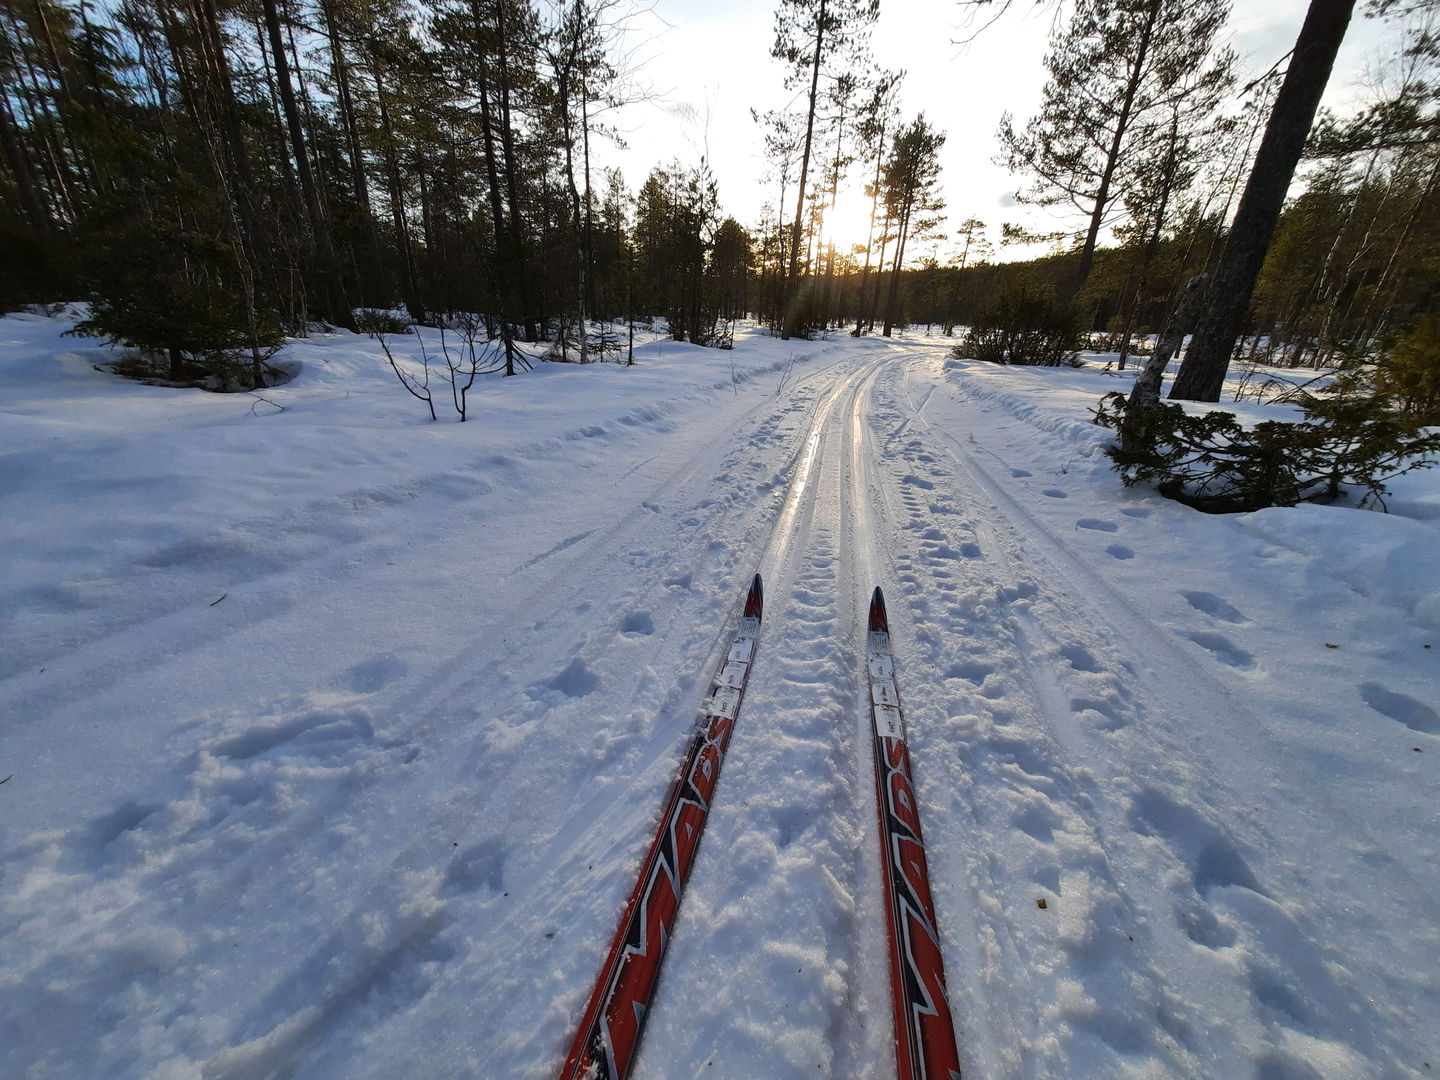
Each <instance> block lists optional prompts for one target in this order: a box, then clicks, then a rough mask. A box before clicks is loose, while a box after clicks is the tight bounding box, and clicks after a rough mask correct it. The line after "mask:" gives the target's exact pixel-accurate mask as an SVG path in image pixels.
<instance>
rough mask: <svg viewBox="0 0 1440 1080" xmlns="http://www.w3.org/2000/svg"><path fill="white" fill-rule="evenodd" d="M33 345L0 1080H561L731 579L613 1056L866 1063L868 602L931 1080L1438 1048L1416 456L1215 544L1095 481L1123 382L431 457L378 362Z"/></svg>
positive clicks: (7, 682) (1432, 529)
mask: <svg viewBox="0 0 1440 1080" xmlns="http://www.w3.org/2000/svg"><path fill="white" fill-rule="evenodd" d="M71 315H72V317H73V313H71ZM70 325H72V324H71V323H70V322H68V321H66V320H65V319H63V318H48V317H41V316H37V315H29V316H8V317H6V318H4V319H0V386H3V387H4V397H3V400H0V476H3V487H0V544H3V550H4V551H5V553H6V556H7V557H6V559H5V561H4V562H3V563H0V779H3V778H5V777H9V779H8V780H6V782H4V783H3V784H0V811H3V812H0V1075H4V1076H6V1077H12V1076H13V1077H39V1076H44V1077H77V1078H79V1077H85V1078H89V1077H97V1076H115V1077H120V1076H125V1077H132V1076H133V1077H156V1078H166V1080H180V1078H201V1077H203V1078H206V1080H215V1078H242V1077H251V1078H253V1077H265V1076H304V1077H307V1078H310V1077H322V1078H323V1077H336V1078H341V1077H344V1078H351V1077H396V1076H407V1075H415V1074H416V1072H417V1071H423V1072H425V1073H426V1074H429V1075H438V1076H455V1077H460V1076H469V1077H497V1078H498V1077H505V1078H509V1077H537V1078H538V1077H546V1076H551V1075H553V1074H554V1073H555V1071H556V1070H557V1069H558V1068H559V1065H560V1061H561V1058H562V1057H563V1055H564V1052H565V1050H566V1048H567V1047H568V1044H569V1040H570V1038H571V1036H572V1035H573V1026H574V1025H575V1023H576V1022H578V1019H579V1012H580V1009H581V1008H582V1007H583V1004H584V1001H585V999H586V997H587V996H588V994H589V991H590V988H591V982H592V980H593V978H594V975H595V972H596V971H597V970H598V967H599V964H600V962H601V960H602V958H603V956H604V952H605V950H606V948H607V947H608V945H609V940H610V936H611V934H612V933H613V931H614V927H615V924H616V920H617V919H618V916H619V913H620V908H621V906H622V905H623V903H624V899H625V896H626V895H627V894H628V892H629V890H630V888H631V885H632V884H633V880H634V874H635V872H636V870H637V864H638V860H639V858H640V856H641V854H642V853H643V851H644V849H645V847H646V845H647V844H648V841H649V838H650V833H651V830H652V828H653V825H654V820H655V816H656V815H657V814H658V812H659V809H660V800H661V797H662V795H663V793H664V791H665V790H666V788H667V786H668V784H669V782H670V780H671V778H672V776H673V772H674V769H675V768H676V766H677V764H678V761H679V757H680V754H681V753H682V752H683V749H684V746H685V744H686V740H687V736H688V734H689V731H690V728H691V725H692V724H693V722H694V720H695V717H696V712H697V709H698V708H699V706H700V705H701V703H702V702H701V698H702V696H703V695H704V694H705V692H706V689H707V687H708V684H709V678H710V676H711V675H712V674H713V672H714V671H715V670H716V669H717V666H718V664H719V662H720V659H721V657H722V655H723V650H724V648H725V646H726V644H727V642H728V640H729V637H730V636H731V634H732V633H733V626H734V619H735V617H736V616H737V615H738V605H739V602H740V600H741V598H742V594H743V591H744V587H745V585H746V584H747V583H748V581H749V577H750V575H751V574H752V573H754V572H755V571H756V570H757V569H758V570H759V571H760V572H761V573H763V574H764V576H765V584H766V619H765V626H764V630H763V633H762V637H761V641H760V645H759V649H758V653H757V657H756V661H755V666H754V670H753V673H752V676H751V679H750V686H749V690H748V692H747V696H746V702H745V706H744V708H743V710H742V712H741V715H740V718H739V723H738V725H737V727H736V730H735V736H734V739H733V741H732V743H731V747H730V753H729V756H728V757H727V760H726V765H725V772H724V775H723V776H722V777H721V780H720V783H719V787H718V790H717V795H716V802H715V806H714V810H713V812H712V814H711V816H710V821H709V826H708V829H707V832H706V836H705V840H704V843H703V845H702V847H701V850H700V855H699V858H698V861H697V864H696V868H695V873H694V876H693V877H692V879H691V882H690V886H689V890H688V892H687V894H686V898H685V901H684V904H683V906H682V909H681V913H680V917H679V921H678V923H677V926H676V930H675V935H674V937H673V939H672V942H671V946H670V950H669V953H668V954H667V959H666V964H665V970H664V973H663V974H662V977H661V982H660V988H659V993H658V995H657V998H656V1001H655V1004H654V1007H653V1009H652V1011H651V1014H650V1016H649V1021H648V1026H647V1029H646V1036H645V1041H644V1044H643V1046H642V1049H641V1053H640V1057H639V1061H638V1064H637V1068H636V1070H635V1074H634V1075H635V1076H637V1077H642V1078H643V1077H651V1078H662V1077H664V1078H669V1077H675V1076H689V1075H697V1074H702V1073H703V1075H705V1076H707V1077H734V1078H753V1077H777V1078H783V1077H799V1076H816V1075H824V1076H837V1077H838V1076H847V1077H850V1076H854V1077H859V1076H865V1077H871V1076H874V1077H883V1076H887V1075H892V1074H893V1073H892V1070H893V1064H892V1061H891V1048H890V1041H889V1038H890V1037H889V1030H890V1015H889V1008H890V1006H889V997H888V986H887V979H888V967H887V960H886V955H885V949H884V933H883V914H882V912H883V908H882V900H881V895H880V880H879V866H878V851H877V849H876V838H875V835H874V834H875V806H874V793H873V790H872V788H873V782H872V778H871V766H870V745H869V741H868V740H869V738H870V735H869V727H868V725H869V717H868V711H867V708H866V701H867V699H866V689H865V672H864V660H865V655H866V653H865V649H866V636H865V619H864V614H865V605H866V603H867V601H868V598H869V594H870V590H871V589H872V588H873V587H874V586H875V585H877V584H878V585H881V586H882V587H883V588H884V589H885V593H886V597H887V600H888V602H889V608H890V618H891V625H892V630H893V637H894V648H895V668H896V679H897V683H898V685H899V688H900V693H901V695H902V697H903V698H904V701H905V703H906V723H907V728H908V731H909V738H910V750H911V757H912V764H913V768H914V772H915V779H916V783H917V788H918V794H919V799H920V810H921V814H922V819H923V823H924V828H925V835H926V841H927V851H928V856H929V863H930V872H931V878H932V886H933V890H934V897H935V905H936V915H937V919H938V922H939V927H940V932H941V935H942V940H943V944H944V949H945V959H946V970H947V973H948V977H949V982H950V990H951V1004H952V1007H953V1012H954V1018H955V1022H956V1030H957V1034H958V1037H959V1042H960V1049H961V1059H962V1062H963V1064H964V1067H965V1070H966V1075H967V1076H970V1077H1062V1076H1063V1077H1187V1076H1188V1077H1218V1076H1225V1077H1232V1076H1233V1077H1256V1078H1257V1080H1298V1078H1309V1077H1324V1078H1336V1080H1340V1078H1347V1080H1348V1078H1352V1077H1377V1078H1378V1077H1385V1078H1389V1077H1410V1076H1414V1077H1419V1076H1425V1075H1428V1074H1430V1073H1431V1072H1433V1071H1434V1068H1435V1067H1436V1065H1437V1061H1436V1056H1437V1053H1440V1047H1437V1046H1436V1045H1435V1035H1434V1031H1435V1024H1434V1017H1435V1016H1436V1015H1437V1014H1440V987H1437V974H1436V973H1437V972H1440V932H1437V931H1440V905H1437V901H1436V897H1437V896H1440V869H1437V868H1440V858H1437V851H1436V836H1437V828H1436V826H1437V820H1436V819H1437V808H1436V800H1435V798H1434V792H1435V769H1436V767H1437V766H1436V763H1437V760H1440V671H1437V667H1440V584H1437V583H1440V543H1437V536H1436V531H1437V529H1440V478H1437V475H1436V474H1435V473H1433V472H1430V473H1417V474H1413V475H1411V476H1407V477H1404V478H1402V479H1401V480H1400V481H1398V482H1397V483H1396V485H1395V491H1394V494H1393V495H1392V497H1391V498H1390V500H1389V505H1390V509H1391V511H1392V512H1391V513H1390V514H1388V515H1385V514H1379V513H1373V512H1369V511H1359V510H1354V509H1348V508H1342V507H1321V506H1305V507H1298V508H1294V509H1272V510H1264V511H1260V512H1258V513H1253V514H1246V515H1239V516H1234V517H1212V516H1206V515H1203V514H1199V513H1197V512H1195V511H1193V510H1190V509H1188V508H1186V507H1184V506H1181V505H1179V504H1176V503H1173V502H1169V501H1167V500H1164V499H1162V498H1159V497H1158V496H1156V495H1154V494H1153V493H1149V492H1146V491H1145V490H1143V489H1129V490H1127V489H1124V488H1122V487H1121V486H1120V485H1119V483H1118V479H1117V477H1116V475H1115V473H1114V472H1113V471H1112V470H1111V468H1110V466H1109V463H1108V461H1107V460H1106V459H1105V457H1104V455H1103V446H1104V444H1105V440H1106V438H1107V434H1108V433H1106V432H1105V431H1103V430H1102V429H1099V428H1097V427H1095V426H1094V425H1092V424H1090V423H1089V419H1088V413H1089V411H1090V409H1092V408H1093V406H1094V403H1095V401H1096V400H1097V399H1098V397H1099V396H1100V395H1101V394H1102V393H1103V392H1105V391H1106V390H1109V389H1114V388H1122V389H1123V388H1124V387H1125V386H1127V385H1128V381H1127V380H1128V378H1129V375H1128V374H1119V373H1114V372H1106V371H1104V370H1102V368H1101V365H1100V364H1091V365H1088V366H1087V367H1085V368H1083V369H1078V370H1071V369H1050V370H1036V369H1008V368H998V367H993V366H988V365H982V364H978V363H974V362H970V361H964V360H954V359H952V358H950V356H949V354H948V351H947V349H946V345H947V344H948V342H947V341H946V340H945V339H943V338H927V337H922V336H918V335H916V336H906V337H901V338H897V339H896V340H894V341H883V340H871V339H864V340H854V339H850V338H848V337H840V338H836V339H834V340H830V341H817V342H800V341H791V342H781V341H778V340H774V339H770V338H767V337H764V336H761V335H760V334H758V333H757V332H755V331H754V330H746V331H742V333H741V334H740V336H739V340H738V343H737V347H736V349H735V350H734V351H733V352H732V353H721V352H715V351H709V350H701V349H696V348H693V347H689V346H685V345H678V344H676V343H674V342H669V341H658V340H657V341H654V342H648V343H646V344H644V345H643V346H642V347H640V348H639V349H638V350H637V360H638V363H637V365H636V366H635V367H633V368H621V367H617V366H614V365H597V366H591V367H585V368H579V367H573V366H565V365H546V364H541V365H539V366H538V367H537V370H536V371H535V372H533V373H530V374H526V375H523V376H520V377H517V378H513V379H501V378H498V377H493V378H488V379H485V380H483V381H482V383H481V384H480V385H479V386H477V388H476V390H475V391H473V392H472V394H471V413H470V416H471V419H470V421H469V422H467V423H465V424H458V423H455V422H453V421H454V419H455V417H454V414H453V413H452V414H451V415H450V416H448V417H447V416H446V415H445V414H444V412H442V413H441V417H442V419H441V421H440V422H439V423H430V422H428V420H427V419H426V414H425V412H424V408H423V406H421V405H420V403H418V402H416V401H414V400H413V399H411V398H409V397H408V396H406V395H405V393H404V391H403V390H402V389H401V388H400V386H399V385H398V384H397V383H396V382H395V380H394V376H393V375H392V374H391V373H390V372H389V370H388V368H386V366H385V364H384V360H383V357H382V356H381V354H380V352H379V349H378V347H377V346H376V344H375V343H374V342H372V341H370V340H368V339H366V338H364V337H356V336H352V335H348V334H332V335H317V336H314V337H312V338H309V339H307V340H304V341H296V342H292V343H291V344H290V345H289V346H288V347H287V349H286V351H285V353H284V355H283V359H284V361H285V362H286V363H287V364H290V365H296V366H297V370H298V374H297V377H296V378H295V379H293V380H292V381H291V382H289V383H287V384H285V385H284V386H281V387H277V388H275V389H273V390H268V391H265V392H263V393H262V394H261V395H258V396H255V395H243V394H242V395H233V396H222V395H213V394H207V393H204V392H201V391H187V390H174V389H165V388H158V387H148V386H141V385H137V384H135V383H129V382H126V381H124V380H121V379H118V378H115V377H114V376H112V375H110V374H108V373H106V372H104V371H99V370H96V368H95V366H94V365H95V364H97V363H101V362H103V361H104V360H106V359H107V358H108V350H105V349H103V348H99V347H96V346H95V345H94V343H93V342H86V341H84V340H83V339H75V338H68V337H62V336H61V333H62V331H64V330H65V329H67V328H68V327H69V326H70ZM393 345H395V346H398V347H399V348H401V349H403V350H413V349H414V341H413V339H407V338H397V339H393ZM447 407H448V406H447ZM1240 409H1241V411H1242V412H1245V413H1246V414H1247V415H1256V414H1257V410H1261V409H1262V407H1261V406H1258V405H1255V404H1254V403H1246V404H1245V405H1243V406H1241V407H1240ZM1042 899H1043V900H1044V901H1045V906H1044V907H1043V908H1042V907H1040V906H1039V905H1038V903H1037V901H1039V900H1042ZM1426 1017H1429V1018H1430V1019H1429V1020H1427V1019H1426Z"/></svg>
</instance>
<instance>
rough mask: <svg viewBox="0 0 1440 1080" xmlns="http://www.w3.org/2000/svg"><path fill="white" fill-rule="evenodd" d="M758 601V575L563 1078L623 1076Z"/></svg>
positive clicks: (636, 1042)
mask: <svg viewBox="0 0 1440 1080" xmlns="http://www.w3.org/2000/svg"><path fill="white" fill-rule="evenodd" d="M763 606H764V592H763V588H762V585H761V582H760V575H759V574H756V575H755V579H754V581H753V582H752V583H751V585H750V592H749V595H748V596H747V597H746V599H745V609H744V612H743V614H742V615H741V617H740V624H739V626H738V627H737V629H736V633H735V637H734V639H733V640H732V641H731V643H730V650H729V652H728V653H727V655H726V658H725V661H724V663H723V664H721V666H720V671H719V673H718V674H717V675H716V676H715V682H714V684H713V686H712V687H711V694H710V700H709V704H708V706H707V710H706V715H705V716H704V717H703V718H702V719H701V722H700V723H699V725H698V726H697V727H696V731H695V738H694V739H693V740H692V741H691V743H690V748H689V751H688V752H687V754H686V756H685V763H684V767H683V768H682V769H681V770H680V775H679V776H678V777H677V778H676V780H675V784H674V786H673V787H671V789H670V793H669V796H668V797H667V799H666V802H665V809H664V812H663V813H662V814H661V816H660V824H659V827H658V828H657V829H656V831H655V839H654V840H653V841H651V843H650V849H649V851H648V852H646V854H645V861H644V862H643V863H642V864H641V868H640V876H639V878H638V880H637V881H636V883H635V890H634V892H632V893H631V894H630V900H629V902H628V903H627V904H626V905H625V914H624V916H623V917H622V918H621V920H620V927H619V929H618V930H617V931H616V933H615V939H614V941H613V942H612V943H611V945H610V952H609V954H608V955H607V956H606V958H605V964H604V966H603V967H602V968H601V969H600V977H599V979H597V980H596V983H595V989H594V991H593V992H592V993H591V995H590V1000H589V1002H588V1003H587V1004H586V1006H585V1012H584V1014H583V1015H582V1018H581V1021H580V1027H579V1030H578V1031H577V1032H576V1034H575V1041H574V1042H573V1043H572V1044H571V1047H570V1053H569V1054H568V1055H567V1056H566V1058H565V1065H564V1067H563V1068H562V1069H561V1070H560V1080H622V1078H623V1077H625V1076H627V1075H628V1074H629V1072H630V1067H631V1065H632V1064H633V1063H634V1061H635V1053H636V1051H637V1050H638V1049H639V1046H640V1033H641V1031H642V1030H643V1029H644V1027H645V1017H646V1014H647V1013H648V1012H649V1009H650V999H651V997H652V996H653V995H654V993H655V984H656V981H657V980H658V979H659V977H660V962H661V960H662V959H663V958H664V955H665V947H666V945H667V944H668V943H669V940H670V931H671V929H672V928H673V927H674V925H675V916H676V914H677V912H678V911H679V908H680V897H681V895H682V894H683V893H684V891H685V883H686V882H687V881H688V880H689V879H690V870H691V867H692V866H693V865H694V863H695V852H696V850H697V849H698V847H699V845H700V834H701V832H702V831H703V830H704V828H705V822H706V819H707V818H708V817H709V814H710V800H711V798H712V796H713V795H714V793H715V783H716V781H717V780H718V779H719V778H720V766H721V764H722V762H723V761H724V760H725V751H726V749H727V748H728V747H729V745H730V733H731V731H732V730H734V727H735V719H736V717H737V716H738V715H739V712H740V703H741V700H742V699H743V698H744V696H745V685H746V683H747V682H748V681H749V678H750V667H751V664H752V663H753V661H754V659H755V645H756V642H757V641H758V640H759V637H760V618H761V614H762V609H763Z"/></svg>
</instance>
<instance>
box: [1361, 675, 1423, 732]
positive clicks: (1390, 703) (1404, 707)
mask: <svg viewBox="0 0 1440 1080" xmlns="http://www.w3.org/2000/svg"><path fill="white" fill-rule="evenodd" d="M1360 697H1361V698H1362V699H1363V700H1364V702H1365V704H1366V705H1369V706H1370V707H1371V708H1372V709H1374V710H1375V711H1376V712H1378V713H1380V715H1382V716H1388V717H1389V718H1390V719H1391V720H1394V721H1396V722H1398V723H1401V724H1404V725H1405V726H1406V727H1408V728H1410V729H1411V730H1412V731H1419V732H1423V733H1424V734H1426V735H1440V713H1437V712H1436V711H1435V710H1434V709H1432V708H1431V707H1430V706H1429V705H1426V704H1425V703H1424V702H1422V701H1416V700H1415V699H1414V698H1413V697H1411V696H1410V695H1409V694H1401V693H1397V692H1396V691H1394V690H1387V689H1386V688H1385V687H1383V686H1381V685H1380V684H1379V683H1373V682H1370V683H1361V684H1360Z"/></svg>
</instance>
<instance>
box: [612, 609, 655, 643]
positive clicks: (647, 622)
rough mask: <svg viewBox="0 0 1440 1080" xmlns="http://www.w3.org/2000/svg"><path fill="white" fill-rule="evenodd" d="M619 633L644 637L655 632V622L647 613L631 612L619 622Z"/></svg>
mask: <svg viewBox="0 0 1440 1080" xmlns="http://www.w3.org/2000/svg"><path fill="white" fill-rule="evenodd" d="M620 632H621V633H622V634H636V635H639V636H641V637H646V636H648V635H650V634H653V633H654V632H655V620H654V618H652V617H651V615H650V612H648V611H632V612H630V614H628V615H626V616H625V618H624V619H623V620H621V623H620Z"/></svg>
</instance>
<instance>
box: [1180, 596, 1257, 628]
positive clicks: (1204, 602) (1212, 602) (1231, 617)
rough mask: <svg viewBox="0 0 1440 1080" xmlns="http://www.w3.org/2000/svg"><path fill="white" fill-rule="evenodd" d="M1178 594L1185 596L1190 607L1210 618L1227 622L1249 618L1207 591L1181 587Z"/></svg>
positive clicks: (1242, 621)
mask: <svg viewBox="0 0 1440 1080" xmlns="http://www.w3.org/2000/svg"><path fill="white" fill-rule="evenodd" d="M1180 595H1181V596H1183V597H1184V598H1185V600H1186V601H1187V602H1188V603H1189V605H1190V606H1191V607H1193V608H1194V609H1195V610H1196V611H1199V612H1203V613H1204V614H1206V615H1209V616H1210V617H1211V618H1212V619H1220V620H1222V621H1223V622H1228V623H1246V622H1249V621H1250V620H1249V619H1247V618H1246V617H1245V616H1244V615H1242V614H1240V612H1239V611H1238V610H1236V609H1235V608H1234V607H1232V606H1231V604H1230V603H1229V602H1228V601H1226V600H1224V599H1222V598H1221V597H1219V596H1216V595H1215V594H1214V593H1208V592H1192V591H1190V590H1188V589H1181V590H1180Z"/></svg>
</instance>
